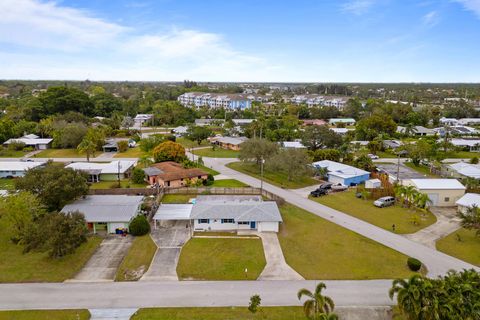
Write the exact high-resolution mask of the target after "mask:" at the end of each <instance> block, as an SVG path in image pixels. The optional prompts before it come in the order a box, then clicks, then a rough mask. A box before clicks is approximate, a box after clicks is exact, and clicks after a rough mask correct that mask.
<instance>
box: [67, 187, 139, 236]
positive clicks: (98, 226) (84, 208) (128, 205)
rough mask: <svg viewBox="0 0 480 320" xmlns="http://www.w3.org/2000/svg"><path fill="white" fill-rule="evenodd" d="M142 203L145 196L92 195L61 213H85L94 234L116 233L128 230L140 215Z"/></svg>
mask: <svg viewBox="0 0 480 320" xmlns="http://www.w3.org/2000/svg"><path fill="white" fill-rule="evenodd" d="M142 202H143V196H127V195H92V196H85V197H83V198H81V199H79V200H77V201H75V202H73V203H72V204H68V205H66V206H65V207H63V209H62V210H61V212H63V213H67V212H74V211H79V212H81V213H83V214H84V215H85V220H86V221H87V225H88V229H89V230H92V231H93V233H97V232H98V231H106V232H107V233H115V231H116V230H117V229H128V227H129V225H130V221H131V220H132V219H133V218H134V217H135V216H137V215H138V214H139V213H140V209H141V205H142Z"/></svg>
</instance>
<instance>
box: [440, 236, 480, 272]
mask: <svg viewBox="0 0 480 320" xmlns="http://www.w3.org/2000/svg"><path fill="white" fill-rule="evenodd" d="M459 240H460V241H459ZM436 245H437V250H439V251H442V252H444V253H446V254H448V255H451V256H453V257H456V258H459V259H461V260H464V261H466V262H469V263H471V264H474V265H476V266H479V267H480V237H477V236H475V231H474V230H467V229H463V228H462V229H459V230H457V231H455V232H453V233H451V234H449V235H448V236H446V237H445V238H443V239H440V240H438V241H437V244H436Z"/></svg>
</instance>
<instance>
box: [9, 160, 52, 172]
mask: <svg viewBox="0 0 480 320" xmlns="http://www.w3.org/2000/svg"><path fill="white" fill-rule="evenodd" d="M44 164H45V162H33V161H30V162H27V161H0V171H26V170H29V169H32V168H35V167H39V166H42V165H44Z"/></svg>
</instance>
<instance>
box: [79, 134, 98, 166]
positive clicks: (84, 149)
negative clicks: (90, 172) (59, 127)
mask: <svg viewBox="0 0 480 320" xmlns="http://www.w3.org/2000/svg"><path fill="white" fill-rule="evenodd" d="M77 150H78V152H80V153H85V154H86V155H87V161H88V162H90V155H93V156H95V151H96V150H97V144H96V143H95V141H93V140H92V139H88V138H86V137H85V138H84V139H83V140H82V142H80V144H79V145H78V146H77Z"/></svg>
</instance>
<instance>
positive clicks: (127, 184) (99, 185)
mask: <svg viewBox="0 0 480 320" xmlns="http://www.w3.org/2000/svg"><path fill="white" fill-rule="evenodd" d="M113 185H115V186H116V185H118V182H117V181H100V182H93V183H91V185H90V189H112V186H113ZM147 185H148V184H147V183H143V184H137V183H133V182H132V181H130V180H120V186H121V187H122V188H146V187H147Z"/></svg>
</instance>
